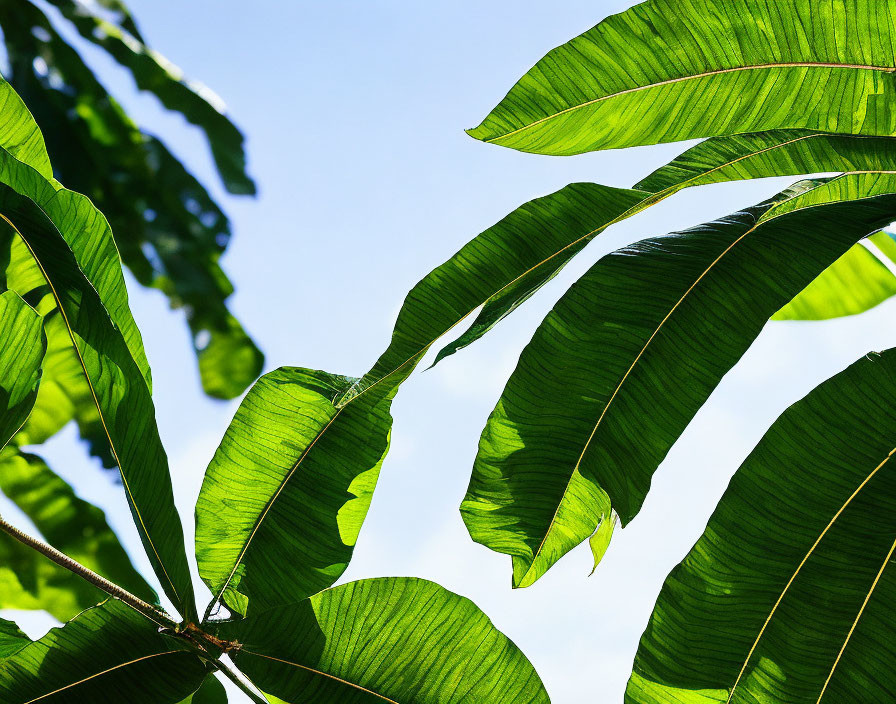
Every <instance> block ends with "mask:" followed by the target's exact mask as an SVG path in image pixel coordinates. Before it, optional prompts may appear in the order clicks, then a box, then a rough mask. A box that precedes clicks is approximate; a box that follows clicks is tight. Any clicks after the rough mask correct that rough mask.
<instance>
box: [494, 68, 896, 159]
mask: <svg viewBox="0 0 896 704" xmlns="http://www.w3.org/2000/svg"><path fill="white" fill-rule="evenodd" d="M775 68H829V69H850V70H856V71H880V72H883V73H894V72H896V68H894V67H892V66H874V65H871V64H846V63H836V62H826V61H793V62H788V61H785V62H774V63H768V64H751V65H749V66H734V67H731V68H721V69H715V70H713V71H705V72H703V73H694V74H690V75H688V76H679V77H677V78H669V79H666V80H663V81H657V82H656V83H648V84H645V85H643V86H635V87H634V88H626V89H625V90H621V91H617V92H615V93H609V94H607V95H603V96H600V97H598V98H593V99H591V100H587V101H585V102H584V103H579V104H578V105H572V106H570V107H568V108H564V109H563V110H559V111H557V112H555V113H551V114H550V115H546V116H544V117H542V118H539V119H538V120H534V121H533V122H530V123H528V124H526V125H523V126H522V127H518V128H517V129H515V130H512V131H511V132H505V133H504V134H502V135H498V136H497V137H491V138H489V139H485V140H483V141H484V142H487V143H496V142H498V141H500V140H502V139H507V138H508V137H512V136H513V135H515V134H519V133H520V132H524V131H526V130H528V129H530V128H532V127H536V126H538V125H540V124H543V123H545V122H547V121H549V120H553V119H554V118H555V117H559V116H561V115H565V114H568V113H570V112H574V111H575V110H579V109H581V108H586V107H588V106H590V105H594V104H596V103H600V102H602V101H604V100H610V99H611V98H617V97H619V96H620V95H627V94H630V93H637V92H639V91H642V90H648V89H650V88H659V87H661V86H666V85H672V84H675V83H681V82H684V81H690V80H697V79H700V78H708V77H709V76H716V75H721V74H726V73H735V72H737V71H756V70H769V69H775Z"/></svg>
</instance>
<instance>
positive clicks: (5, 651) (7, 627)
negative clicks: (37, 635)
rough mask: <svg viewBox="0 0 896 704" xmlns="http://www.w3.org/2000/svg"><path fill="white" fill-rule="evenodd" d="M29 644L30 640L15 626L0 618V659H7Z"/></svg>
mask: <svg viewBox="0 0 896 704" xmlns="http://www.w3.org/2000/svg"><path fill="white" fill-rule="evenodd" d="M30 642H31V639H30V638H29V637H28V636H26V635H25V634H24V633H22V631H20V630H19V627H18V626H17V625H16V624H14V623H13V622H12V621H7V620H5V619H2V618H0V659H2V658H7V657H9V656H10V655H12V654H13V653H15V652H17V651H19V650H21V649H22V648H23V647H24V646H26V645H28V644H29V643H30Z"/></svg>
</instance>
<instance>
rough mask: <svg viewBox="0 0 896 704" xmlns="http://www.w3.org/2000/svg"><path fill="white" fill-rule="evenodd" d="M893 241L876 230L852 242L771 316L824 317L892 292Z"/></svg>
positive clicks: (858, 309)
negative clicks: (863, 238) (850, 246)
mask: <svg viewBox="0 0 896 704" xmlns="http://www.w3.org/2000/svg"><path fill="white" fill-rule="evenodd" d="M894 272H896V242H894V241H893V236H892V235H891V234H889V233H887V232H878V233H877V234H875V235H872V236H871V237H869V238H868V239H866V240H862V241H861V242H859V243H858V244H856V245H853V247H852V248H850V250H849V251H848V252H847V253H846V254H844V255H843V256H842V257H840V258H839V259H838V260H837V261H835V262H834V263H833V264H831V265H830V266H829V267H828V268H827V269H825V270H824V271H823V272H822V273H821V274H820V275H819V276H818V278H816V279H815V280H814V281H813V282H812V283H811V284H809V285H808V286H806V288H805V289H803V290H802V291H801V292H800V293H799V294H798V295H797V296H796V298H794V299H793V300H792V301H791V302H790V303H788V304H787V305H786V306H784V307H783V308H782V309H781V310H779V311H778V312H777V313H775V314H774V315H773V316H772V320H827V319H829V318H839V317H841V316H844V315H855V314H856V313H862V312H864V311H866V310H868V309H869V308H873V307H874V306H876V305H878V304H879V303H883V302H884V301H885V300H887V299H888V298H890V297H891V296H894V295H896V273H894Z"/></svg>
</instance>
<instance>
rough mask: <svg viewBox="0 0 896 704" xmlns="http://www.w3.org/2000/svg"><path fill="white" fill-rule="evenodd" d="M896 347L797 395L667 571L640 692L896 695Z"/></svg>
mask: <svg viewBox="0 0 896 704" xmlns="http://www.w3.org/2000/svg"><path fill="white" fill-rule="evenodd" d="M894 394H896V352H894V351H893V350H889V351H887V352H884V353H882V354H880V355H878V354H869V355H868V356H867V358H865V359H862V360H860V361H859V362H856V363H855V364H854V365H852V366H851V367H849V368H848V369H847V370H846V371H844V372H841V373H840V374H838V375H837V376H836V377H834V378H833V379H830V380H828V381H827V382H825V383H823V384H822V385H820V386H819V387H817V388H816V389H815V390H814V391H812V392H811V393H810V394H809V395H808V396H806V397H805V398H804V399H803V400H801V401H799V402H797V403H796V404H794V405H793V406H792V407H791V408H789V409H788V410H787V411H786V412H785V413H784V414H783V415H782V416H781V417H780V418H779V419H778V420H777V422H776V423H775V424H774V425H773V426H772V428H771V429H770V430H769V431H768V433H767V434H766V435H765V437H764V438H763V439H762V441H761V442H760V443H759V445H757V447H756V448H755V449H754V450H753V452H752V453H751V454H750V456H749V457H748V458H747V459H746V460H745V461H744V463H743V465H742V466H741V468H740V469H739V470H738V471H737V473H736V474H735V476H734V478H733V479H732V481H731V484H730V486H729V487H728V490H727V491H726V492H725V495H724V496H723V497H722V500H721V501H720V503H719V505H718V507H717V508H716V511H715V513H713V515H712V517H711V518H710V520H709V524H708V525H707V527H706V531H705V533H704V534H703V536H702V537H701V538H700V540H699V541H698V542H697V544H696V545H695V546H694V548H693V549H692V550H691V552H690V553H689V554H688V556H687V557H686V558H685V559H684V561H683V562H682V563H681V564H680V565H679V566H678V567H676V568H675V569H674V570H673V571H672V573H671V574H670V575H669V577H668V578H667V580H666V583H665V585H664V586H663V590H662V592H661V593H660V597H659V600H658V601H657V605H656V608H655V610H654V613H653V616H652V617H651V619H650V623H649V624H648V626H647V630H646V631H645V633H644V636H643V637H642V639H641V645H640V647H639V649H638V655H637V658H636V660H635V666H634V674H633V676H632V679H631V680H630V682H629V686H628V691H627V693H626V702H629V703H630V704H667V702H671V701H675V702H681V703H682V704H690V703H691V702H693V703H694V704H696V703H697V702H700V703H701V704H704V703H708V702H731V703H733V704H739V703H741V702H756V701H762V702H767V703H768V704H775V703H776V702H781V703H782V704H783V703H784V702H787V704H795V703H797V702H812V703H813V704H814V703H815V702H819V701H823V702H830V703H831V704H833V703H834V702H859V701H862V702H884V701H890V700H892V699H893V697H894V696H896V670H894V669H893V668H892V667H891V666H890V665H891V664H892V662H893V659H894V658H896V649H894V644H896V632H894V626H893V620H892V618H891V608H890V606H891V604H892V602H893V599H894V598H896V574H894V572H893V567H892V563H893V559H892V558H893V555H894V547H896V542H894V541H896V520H894V515H896V513H894V510H896V474H894V473H893V472H892V464H893V462H894V461H896V460H894V459H893V458H894V454H896V449H894V446H896V412H894V406H893V403H892V399H893V396H894Z"/></svg>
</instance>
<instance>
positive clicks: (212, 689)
mask: <svg viewBox="0 0 896 704" xmlns="http://www.w3.org/2000/svg"><path fill="white" fill-rule="evenodd" d="M180 704H227V692H226V691H225V690H224V685H222V684H221V683H220V682H219V681H218V680H217V679H216V678H215V676H214V675H208V676H206V678H205V680H204V681H203V683H202V686H201V687H200V688H199V689H197V690H196V691H195V692H193V694H191V695H190V696H189V697H187V698H186V699H184V700H182V701H181V702H180Z"/></svg>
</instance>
